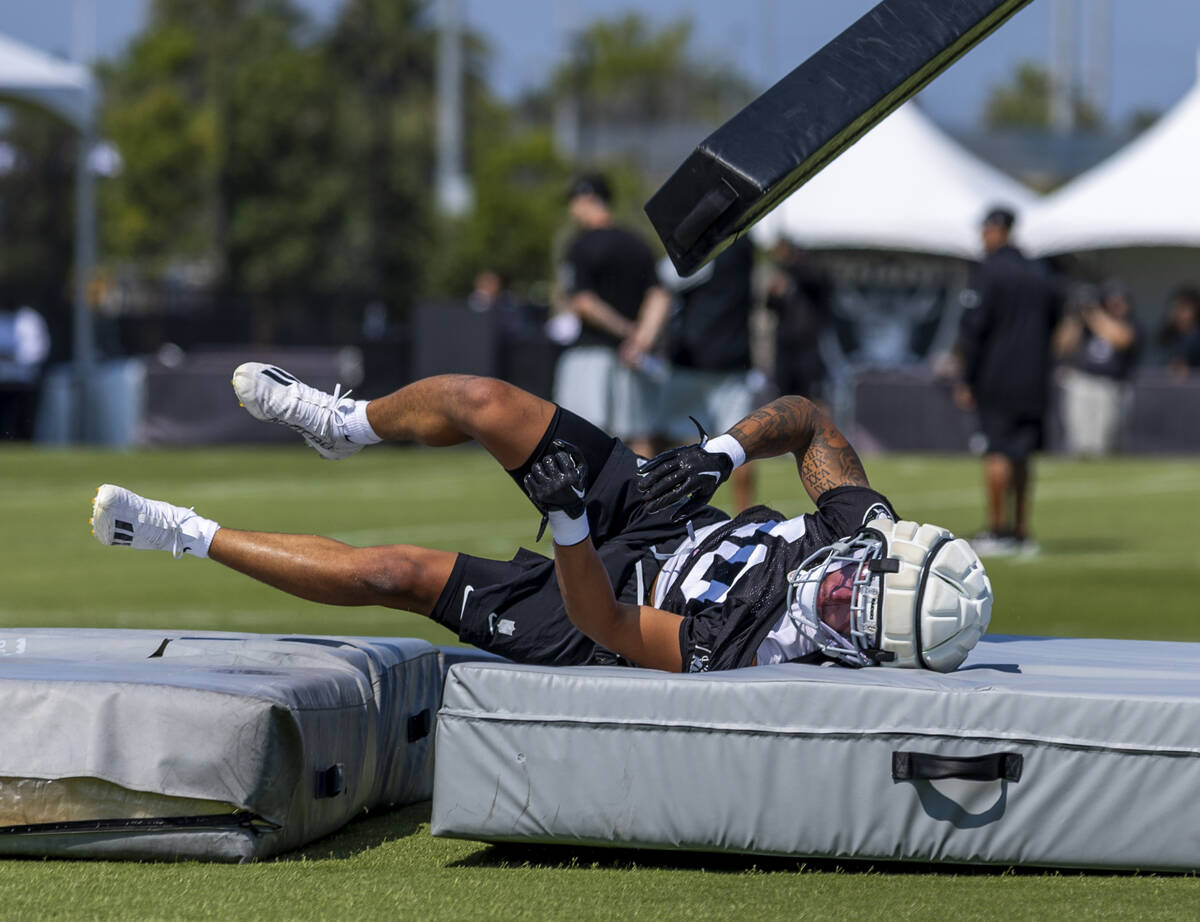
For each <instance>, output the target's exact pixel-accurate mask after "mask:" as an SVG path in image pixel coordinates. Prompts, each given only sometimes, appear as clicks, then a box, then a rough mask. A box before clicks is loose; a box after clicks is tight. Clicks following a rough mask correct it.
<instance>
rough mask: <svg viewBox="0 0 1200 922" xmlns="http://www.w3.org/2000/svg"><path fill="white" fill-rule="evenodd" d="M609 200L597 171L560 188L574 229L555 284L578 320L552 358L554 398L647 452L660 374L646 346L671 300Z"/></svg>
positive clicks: (647, 254)
mask: <svg viewBox="0 0 1200 922" xmlns="http://www.w3.org/2000/svg"><path fill="white" fill-rule="evenodd" d="M611 203H612V192H611V188H610V186H609V184H608V180H607V179H606V178H605V177H604V176H602V175H600V174H595V173H593V174H588V175H584V176H580V177H579V178H578V179H576V180H575V181H574V183H572V185H571V187H570V190H569V192H568V194H567V208H568V210H569V212H570V215H571V220H572V221H573V222H574V223H575V225H576V226H577V227H578V228H579V233H578V234H576V236H575V237H574V239H573V240H572V241H571V243H570V246H569V247H568V249H567V255H566V263H565V265H564V267H563V286H562V287H563V290H564V292H565V294H566V296H567V299H568V300H567V305H568V308H569V309H570V311H571V312H572V313H573V314H574V315H575V316H577V317H578V318H579V320H580V322H581V324H580V330H579V336H578V338H577V339H576V340H575V342H574V343H573V344H572V345H571V346H570V347H569V348H567V349H565V350H564V351H563V354H562V356H561V357H560V358H559V361H558V369H557V372H556V374H555V381H554V400H555V402H556V403H558V404H559V405H561V406H563V407H566V408H567V409H568V410H571V411H572V412H574V413H578V414H579V415H580V416H582V417H583V418H584V419H586V420H587V421H588V422H590V423H593V424H594V425H597V426H599V427H600V428H602V429H604V430H605V431H606V432H610V433H612V434H613V435H615V436H617V437H618V438H620V439H622V440H623V441H624V442H625V443H626V444H627V445H629V447H630V448H632V449H633V450H634V451H635V452H637V453H638V454H640V455H642V456H644V457H650V456H651V455H652V454H653V453H654V452H653V442H652V437H653V435H654V428H655V423H656V416H657V410H658V401H659V384H660V383H661V377H662V376H661V374H656V373H655V372H656V371H657V368H656V366H655V360H654V358H655V357H653V356H652V355H651V350H652V349H653V348H654V345H655V343H656V342H657V340H658V338H659V335H660V334H661V333H662V331H663V326H664V325H665V323H666V320H667V313H668V311H669V309H670V298H669V296H668V295H667V293H666V291H665V290H663V288H661V287H660V286H659V284H658V276H657V274H656V271H655V265H654V256H653V255H652V254H651V252H650V248H649V247H648V246H647V245H646V243H645V241H644V240H642V238H641V237H639V236H638V235H636V234H634V233H633V232H631V231H628V230H625V229H624V228H621V227H617V226H616V225H615V223H614V219H613V213H612V207H611Z"/></svg>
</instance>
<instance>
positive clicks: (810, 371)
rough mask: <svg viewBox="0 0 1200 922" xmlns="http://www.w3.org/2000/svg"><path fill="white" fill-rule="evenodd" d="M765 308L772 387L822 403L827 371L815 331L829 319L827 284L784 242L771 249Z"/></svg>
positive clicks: (796, 249) (818, 332) (830, 288)
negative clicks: (770, 329) (769, 317)
mask: <svg viewBox="0 0 1200 922" xmlns="http://www.w3.org/2000/svg"><path fill="white" fill-rule="evenodd" d="M771 260H772V263H773V265H772V268H771V272H770V275H769V277H768V280H767V293H766V305H767V309H768V310H769V311H771V313H773V314H774V315H775V317H776V324H775V385H776V387H778V389H779V392H780V393H781V394H799V395H801V396H803V397H807V398H808V399H809V400H813V401H815V402H817V403H819V404H822V405H824V404H825V398H826V395H825V380H826V376H827V369H826V367H825V361H824V359H823V358H822V357H821V349H820V343H821V333H822V331H823V330H824V329H825V327H826V325H827V324H828V323H829V321H830V317H831V311H832V304H831V301H832V297H833V285H832V283H831V282H830V279H829V277H828V275H827V274H826V273H825V272H824V271H822V270H821V269H820V268H819V267H818V266H816V265H815V264H814V263H813V262H812V261H811V259H810V258H809V256H808V254H807V253H806V252H805V251H804V250H802V249H800V248H799V247H797V246H796V245H795V244H793V243H792V242H791V241H788V240H781V241H779V243H777V244H776V245H775V246H774V247H773V248H772V250H771Z"/></svg>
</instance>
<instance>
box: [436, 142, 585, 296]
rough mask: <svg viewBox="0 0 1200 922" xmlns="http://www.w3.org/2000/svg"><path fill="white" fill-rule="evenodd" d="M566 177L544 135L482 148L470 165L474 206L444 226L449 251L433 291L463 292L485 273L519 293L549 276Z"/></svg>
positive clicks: (564, 165) (565, 166)
mask: <svg viewBox="0 0 1200 922" xmlns="http://www.w3.org/2000/svg"><path fill="white" fill-rule="evenodd" d="M570 176H571V169H570V165H569V164H568V163H566V162H565V161H564V160H563V159H562V158H561V157H560V156H559V155H558V153H557V151H556V150H555V148H554V142H553V140H552V138H551V137H550V133H549V132H547V131H539V130H526V131H515V132H513V134H512V135H511V136H509V137H507V138H502V139H497V138H493V139H492V140H491V143H489V144H487V145H481V146H480V148H479V149H478V150H477V151H476V155H475V159H474V170H473V179H474V184H475V207H474V210H473V212H472V213H471V215H470V216H469V217H467V218H464V219H461V220H459V221H454V222H448V223H447V225H445V227H444V228H443V234H444V236H445V238H446V240H447V243H448V246H447V248H446V257H445V259H444V261H443V262H442V263H441V265H440V268H441V278H438V279H435V283H436V284H437V287H438V288H440V289H442V290H444V291H448V292H451V293H462V292H465V291H467V290H469V287H470V283H471V279H472V278H473V277H474V275H475V273H477V272H479V271H481V270H483V269H492V270H495V271H497V272H499V273H500V274H501V275H502V276H504V277H505V278H506V279H508V280H509V282H510V283H511V284H512V285H513V287H515V288H517V289H524V288H527V287H528V286H530V285H532V284H533V283H535V282H538V281H540V280H543V279H545V278H547V276H548V275H549V273H550V270H551V258H550V254H551V248H552V244H553V241H554V239H555V235H556V234H557V233H558V231H559V229H560V227H561V226H562V221H563V190H564V189H566V187H567V183H568V181H569V179H570Z"/></svg>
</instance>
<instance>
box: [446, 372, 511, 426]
mask: <svg viewBox="0 0 1200 922" xmlns="http://www.w3.org/2000/svg"><path fill="white" fill-rule="evenodd" d="M511 391H512V386H511V385H509V384H506V383H505V382H503V381H500V380H498V379H496V378H466V379H464V380H463V382H462V385H461V387H460V391H459V395H458V396H459V401H458V408H459V412H460V413H462V414H463V416H464V417H465V418H466V419H467V420H478V419H480V418H484V417H487V416H488V415H490V414H494V413H495V412H496V411H497V410H499V409H501V408H502V407H504V406H505V403H506V399H507V398H508V396H509V395H510V393H511Z"/></svg>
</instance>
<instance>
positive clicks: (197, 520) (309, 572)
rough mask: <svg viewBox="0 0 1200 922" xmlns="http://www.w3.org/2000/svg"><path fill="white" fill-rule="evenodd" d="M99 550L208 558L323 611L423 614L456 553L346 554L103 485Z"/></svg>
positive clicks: (323, 543)
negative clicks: (325, 607)
mask: <svg viewBox="0 0 1200 922" xmlns="http://www.w3.org/2000/svg"><path fill="white" fill-rule="evenodd" d="M92 529H93V533H94V534H95V535H96V538H97V540H98V541H99V542H100V543H101V544H106V545H115V546H125V547H133V548H137V549H141V550H165V551H171V552H172V553H173V554H174V555H175V556H176V557H182V556H183V555H184V554H190V555H192V556H196V557H211V558H212V559H213V560H215V561H217V562H218V563H221V564H224V565H225V566H227V567H229V568H230V569H233V570H237V571H238V572H239V573H244V574H246V575H247V576H250V577H253V578H254V579H257V580H260V581H261V582H264V583H267V584H268V585H270V586H274V587H275V588H277V589H282V590H283V591H284V592H287V593H290V594H291V595H294V596H298V597H300V598H302V599H309V600H311V601H313V602H324V603H326V604H330V605H382V606H385V607H387V608H397V609H403V610H405V611H413V612H417V613H418V614H423V615H428V614H430V613H431V612H432V611H433V607H434V604H435V603H436V602H437V599H438V596H439V595H441V592H442V589H443V588H444V587H445V585H446V581H447V580H448V579H449V577H450V571H451V569H452V568H453V567H454V561H455V559H456V558H457V556H458V555H457V554H455V553H453V552H451V551H437V550H429V549H427V548H420V547H414V546H412V545H405V544H395V545H384V546H381V547H353V546H351V545H349V544H343V543H342V542H341V541H335V540H333V539H332V538H322V537H319V536H317V535H287V534H275V533H272V532H259V531H240V530H238V529H233V528H223V527H221V526H219V525H218V524H217V523H216V522H214V521H212V520H211V519H206V518H204V517H203V516H200V515H197V514H196V513H195V512H194V511H193V510H191V509H186V508H184V507H182V506H174V505H172V504H170V503H167V502H162V501H161V500H153V499H146V498H145V497H143V496H139V495H138V494H136V493H133V492H132V491H130V490H126V489H124V488H123V487H118V486H114V485H112V484H105V485H103V486H102V487H100V488H99V489H98V490H97V491H96V498H95V501H94V502H93V504H92Z"/></svg>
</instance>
